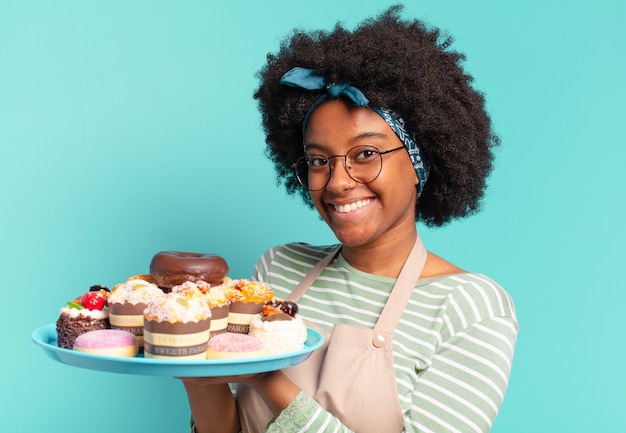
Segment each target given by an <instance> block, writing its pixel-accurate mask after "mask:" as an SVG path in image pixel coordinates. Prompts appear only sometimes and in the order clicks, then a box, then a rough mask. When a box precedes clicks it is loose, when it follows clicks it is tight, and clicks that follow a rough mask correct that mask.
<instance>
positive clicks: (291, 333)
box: [250, 298, 307, 355]
mask: <svg viewBox="0 0 626 433" xmlns="http://www.w3.org/2000/svg"><path fill="white" fill-rule="evenodd" d="M250 335H251V336H253V337H256V338H258V339H259V340H261V341H262V342H263V344H264V345H265V348H266V349H267V351H268V352H269V354H271V355H278V354H283V353H289V352H295V351H298V350H301V349H302V348H303V347H304V343H305V341H306V338H307V329H306V325H305V324H304V322H303V321H302V317H300V315H299V314H298V305H297V304H296V303H295V302H293V301H283V300H279V299H276V298H274V299H272V300H271V301H269V302H268V303H266V305H265V306H264V307H263V312H262V313H260V314H257V315H255V316H254V317H253V318H252V320H251V321H250Z"/></svg>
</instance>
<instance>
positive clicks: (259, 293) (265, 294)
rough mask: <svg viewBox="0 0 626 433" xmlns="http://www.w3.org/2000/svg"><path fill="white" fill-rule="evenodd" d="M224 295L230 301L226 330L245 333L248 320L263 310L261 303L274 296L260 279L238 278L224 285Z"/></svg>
mask: <svg viewBox="0 0 626 433" xmlns="http://www.w3.org/2000/svg"><path fill="white" fill-rule="evenodd" d="M226 297H227V299H229V300H230V301H231V305H230V313H229V315H228V328H227V329H228V332H234V333H238V334H247V333H248V331H249V330H250V321H251V320H252V318H253V317H254V316H255V315H256V314H258V313H260V312H262V311H263V305H265V303H266V302H268V301H269V300H271V299H272V298H273V297H274V291H273V290H272V288H271V287H270V286H269V285H268V284H265V283H262V282H260V281H251V280H248V279H240V280H232V282H231V283H230V284H229V285H228V286H226Z"/></svg>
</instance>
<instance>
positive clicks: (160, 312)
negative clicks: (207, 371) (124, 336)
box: [143, 289, 211, 360]
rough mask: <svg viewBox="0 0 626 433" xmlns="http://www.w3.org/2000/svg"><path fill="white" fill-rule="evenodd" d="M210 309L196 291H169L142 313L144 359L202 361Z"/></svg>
mask: <svg viewBox="0 0 626 433" xmlns="http://www.w3.org/2000/svg"><path fill="white" fill-rule="evenodd" d="M210 328H211V308H210V306H209V303H208V302H207V300H206V299H205V297H204V296H203V294H202V292H200V290H198V289H195V290H186V291H185V292H184V293H176V292H169V293H166V294H164V295H163V296H161V297H158V298H156V299H154V300H153V301H152V302H150V303H149V304H148V306H147V307H146V309H145V310H144V331H143V339H144V357H146V358H162V359H176V360H187V359H206V352H207V344H208V342H209V333H210Z"/></svg>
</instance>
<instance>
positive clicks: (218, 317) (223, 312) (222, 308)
mask: <svg viewBox="0 0 626 433" xmlns="http://www.w3.org/2000/svg"><path fill="white" fill-rule="evenodd" d="M229 283H230V279H229V278H228V277H226V278H225V284H220V285H217V286H213V285H211V284H209V283H206V282H204V281H197V282H192V281H187V282H185V283H183V284H180V285H178V286H174V287H172V292H176V293H185V292H186V291H188V290H192V291H193V290H196V289H197V290H200V292H202V294H203V295H204V297H205V298H206V300H207V301H208V303H209V306H210V307H211V330H210V331H211V337H213V336H215V335H218V334H221V333H223V332H226V328H227V326H228V315H229V313H230V304H231V302H230V300H229V299H227V298H226V288H225V287H226V285H227V284H229Z"/></svg>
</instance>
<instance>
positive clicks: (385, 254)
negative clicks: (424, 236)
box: [341, 229, 419, 278]
mask: <svg viewBox="0 0 626 433" xmlns="http://www.w3.org/2000/svg"><path fill="white" fill-rule="evenodd" d="M417 236H419V234H418V233H417V229H415V230H414V231H413V232H412V233H407V234H406V235H405V236H399V237H394V238H391V239H385V240H379V241H378V242H376V243H372V244H367V245H357V246H349V245H348V246H346V245H344V246H343V247H342V248H341V255H342V256H343V257H344V258H345V259H346V261H347V262H348V263H350V265H351V266H353V267H355V268H356V269H358V270H360V271H363V272H367V273H368V274H373V275H380V276H382V277H389V278H397V277H398V275H399V274H400V270H401V269H402V266H403V265H404V262H405V261H406V258H407V257H408V255H409V253H410V252H411V249H412V248H413V245H414V243H415V239H416V237H417Z"/></svg>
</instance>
